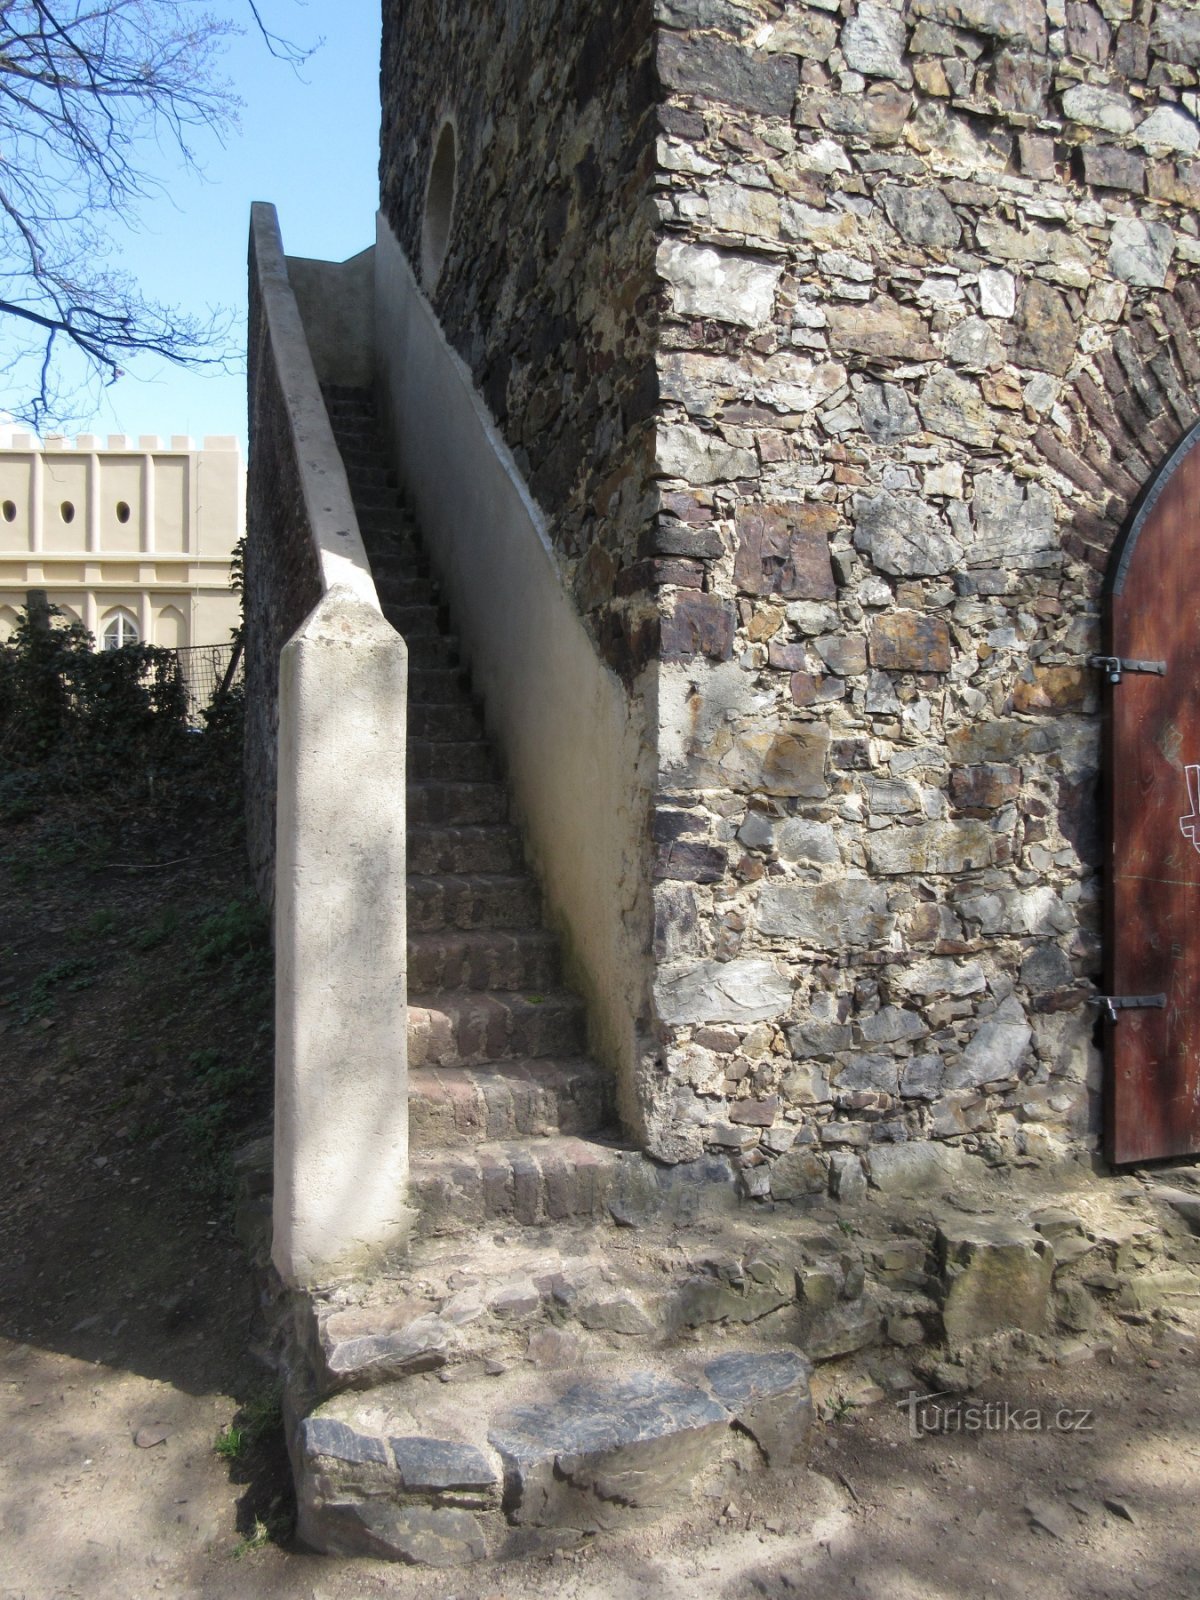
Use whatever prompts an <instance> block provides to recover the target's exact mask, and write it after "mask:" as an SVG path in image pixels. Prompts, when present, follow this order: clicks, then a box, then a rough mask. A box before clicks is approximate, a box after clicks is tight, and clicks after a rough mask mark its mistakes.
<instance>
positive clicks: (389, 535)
mask: <svg viewBox="0 0 1200 1600" xmlns="http://www.w3.org/2000/svg"><path fill="white" fill-rule="evenodd" d="M354 511H355V515H356V516H357V518H358V526H359V529H360V530H361V532H362V534H363V538H364V540H365V541H366V542H369V543H374V544H377V545H382V544H384V543H386V542H387V541H389V540H391V541H393V542H400V541H407V542H408V543H409V544H410V545H411V546H412V547H413V548H415V549H419V548H420V542H419V538H418V534H417V524H416V521H415V519H414V518H413V514H412V512H411V511H409V510H408V509H407V508H406V507H405V506H403V505H401V504H399V503H397V504H394V505H378V504H373V503H371V502H362V503H360V501H359V498H358V496H357V495H356V496H355V497H354Z"/></svg>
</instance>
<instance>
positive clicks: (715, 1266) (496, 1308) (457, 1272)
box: [293, 1062, 936, 1398]
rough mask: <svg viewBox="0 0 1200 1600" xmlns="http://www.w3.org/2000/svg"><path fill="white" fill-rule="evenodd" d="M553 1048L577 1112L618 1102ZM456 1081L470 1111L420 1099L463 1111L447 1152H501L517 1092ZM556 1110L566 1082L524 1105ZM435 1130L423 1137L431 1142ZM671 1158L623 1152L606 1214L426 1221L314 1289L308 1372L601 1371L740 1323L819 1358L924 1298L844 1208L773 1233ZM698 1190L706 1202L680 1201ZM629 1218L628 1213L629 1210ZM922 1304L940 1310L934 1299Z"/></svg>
mask: <svg viewBox="0 0 1200 1600" xmlns="http://www.w3.org/2000/svg"><path fill="white" fill-rule="evenodd" d="M527 1065H528V1066H529V1067H536V1066H537V1065H538V1063H528V1064H527ZM550 1065H551V1066H552V1067H553V1068H554V1070H555V1071H556V1072H558V1073H566V1072H569V1073H571V1074H572V1075H573V1076H575V1077H578V1078H580V1079H581V1081H582V1084H583V1088H582V1096H583V1098H584V1101H585V1104H584V1105H583V1106H573V1105H572V1104H571V1102H570V1100H569V1099H568V1100H566V1101H565V1103H564V1099H563V1095H562V1093H561V1091H560V1092H559V1094H558V1106H559V1110H560V1114H561V1112H562V1110H563V1108H564V1104H565V1110H566V1113H567V1114H570V1115H577V1114H581V1113H586V1114H592V1113H593V1112H594V1111H595V1110H597V1109H599V1110H600V1111H602V1110H603V1108H604V1104H606V1102H601V1103H600V1104H599V1106H597V1103H596V1096H597V1094H598V1093H600V1092H602V1086H601V1085H600V1084H599V1083H598V1081H597V1075H596V1074H595V1072H594V1070H593V1069H590V1068H589V1067H588V1064H587V1063H586V1062H564V1063H551V1064H550ZM447 1076H451V1075H449V1074H443V1073H422V1074H420V1078H419V1079H416V1080H415V1081H418V1082H419V1081H421V1080H424V1079H432V1080H436V1081H435V1082H434V1084H433V1088H432V1089H431V1093H434V1092H436V1090H437V1088H438V1086H439V1084H440V1082H441V1080H442V1079H444V1078H445V1077H447ZM453 1076H455V1077H456V1078H459V1079H461V1078H466V1077H470V1078H472V1079H475V1080H478V1079H479V1078H480V1077H481V1076H482V1075H481V1074H478V1073H474V1074H457V1075H453ZM453 1094H454V1096H455V1097H456V1099H457V1101H458V1104H457V1106H456V1107H455V1108H454V1110H453V1111H451V1109H450V1108H448V1107H447V1106H446V1105H445V1104H444V1098H445V1097H444V1095H443V1103H441V1104H435V1103H433V1102H432V1101H430V1100H426V1101H424V1102H423V1103H420V1102H417V1101H414V1114H415V1115H416V1116H423V1115H425V1114H429V1115H431V1116H437V1117H439V1119H440V1121H441V1124H442V1126H443V1127H446V1126H447V1125H448V1124H449V1122H450V1118H451V1116H452V1115H453V1116H456V1117H457V1118H458V1119H460V1123H461V1126H460V1128H459V1129H457V1130H456V1131H457V1134H458V1148H457V1150H448V1149H443V1150H442V1151H441V1152H440V1153H439V1154H440V1158H441V1161H442V1165H443V1166H444V1165H445V1164H446V1160H447V1159H449V1160H451V1161H452V1163H453V1165H455V1166H456V1167H457V1168H458V1169H459V1170H460V1171H466V1170H468V1169H469V1166H470V1162H471V1158H472V1157H473V1156H475V1155H478V1154H479V1152H480V1151H483V1152H484V1154H485V1156H486V1155H488V1153H489V1152H490V1153H491V1160H492V1165H493V1166H494V1165H495V1151H496V1150H498V1149H504V1150H507V1149H509V1148H511V1147H512V1145H513V1141H512V1140H502V1141H492V1140H481V1139H480V1136H479V1125H480V1122H481V1120H482V1118H483V1117H484V1116H485V1115H491V1116H506V1115H508V1114H509V1110H508V1107H507V1105H502V1106H501V1107H500V1108H499V1109H497V1100H496V1090H495V1088H494V1086H493V1087H489V1089H488V1091H487V1095H488V1098H487V1103H486V1104H483V1103H481V1094H480V1091H479V1090H478V1089H476V1090H475V1091H474V1092H473V1093H472V1091H471V1090H469V1089H460V1088H458V1087H456V1088H455V1089H454V1090H453ZM542 1111H544V1112H545V1113H546V1114H548V1115H550V1116H553V1115H554V1104H553V1098H552V1097H549V1098H546V1097H543V1099H542V1102H541V1104H540V1105H538V1104H533V1105H530V1104H528V1103H526V1104H525V1105H524V1106H523V1107H522V1110H521V1114H522V1115H526V1114H530V1113H532V1114H533V1115H534V1116H537V1115H539V1114H540V1112H542ZM447 1137H450V1135H447ZM472 1141H474V1143H472ZM420 1143H421V1141H420V1140H418V1139H416V1138H415V1136H414V1146H418V1145H419V1144H420ZM522 1143H523V1146H524V1148H525V1150H526V1153H527V1154H531V1155H532V1156H533V1157H534V1163H535V1166H539V1167H552V1166H553V1164H554V1161H553V1153H554V1152H555V1151H556V1150H557V1151H559V1152H560V1153H561V1152H562V1151H563V1150H565V1149H568V1148H572V1147H578V1146H579V1145H584V1146H588V1147H591V1148H595V1147H596V1141H595V1140H594V1139H591V1138H584V1137H581V1136H576V1137H574V1138H569V1137H568V1138H564V1136H563V1135H561V1134H556V1133H554V1132H548V1133H545V1134H543V1135H540V1136H539V1135H537V1134H534V1135H532V1136H530V1135H527V1136H525V1137H524V1139H523V1141H522ZM600 1148H607V1149H610V1150H611V1148H612V1147H611V1146H609V1147H605V1146H603V1145H601V1146H600ZM414 1160H416V1161H418V1162H423V1161H424V1160H425V1158H424V1156H422V1155H421V1154H417V1155H415V1156H414ZM559 1164H560V1165H561V1159H560V1163H559ZM660 1171H661V1169H659V1171H656V1170H655V1169H654V1166H653V1164H652V1163H650V1162H649V1161H647V1160H646V1159H645V1158H644V1157H639V1156H638V1155H637V1154H636V1153H635V1152H631V1151H625V1152H620V1151H618V1152H616V1158H615V1160H614V1161H613V1162H612V1164H611V1165H610V1167H609V1169H608V1170H607V1172H606V1173H603V1174H601V1175H599V1177H598V1179H597V1182H598V1183H599V1184H600V1185H601V1187H602V1189H603V1198H602V1203H601V1204H600V1206H598V1207H597V1208H596V1212H595V1214H594V1215H587V1216H580V1215H569V1216H567V1217H566V1218H564V1219H562V1220H558V1221H555V1220H552V1219H548V1218H547V1217H546V1216H544V1215H542V1216H539V1217H537V1218H536V1221H537V1225H536V1226H533V1227H521V1228H517V1229H513V1228H511V1227H503V1226H501V1227H499V1228H498V1227H497V1222H502V1223H503V1222H508V1221H512V1220H514V1219H513V1213H512V1211H511V1209H510V1210H509V1212H508V1213H507V1215H505V1216H502V1217H499V1218H497V1217H495V1216H490V1217H489V1216H485V1217H484V1219H483V1222H482V1224H481V1225H480V1226H478V1227H476V1228H474V1229H458V1230H457V1231H455V1229H454V1228H453V1227H452V1226H450V1224H451V1223H453V1221H454V1220H455V1219H454V1218H450V1219H447V1218H446V1217H444V1216H443V1217H442V1218H441V1219H440V1221H441V1223H442V1227H441V1230H440V1231H439V1232H438V1233H437V1234H432V1233H427V1234H426V1235H425V1236H423V1237H421V1236H419V1237H416V1238H414V1239H413V1240H412V1241H411V1244H410V1247H409V1250H408V1252H407V1254H406V1256H405V1257H404V1258H403V1259H402V1260H400V1261H398V1262H394V1263H391V1264H384V1265H383V1266H382V1268H381V1269H380V1270H378V1271H377V1272H375V1273H373V1274H372V1275H371V1276H370V1278H368V1279H366V1280H364V1281H362V1282H360V1283H354V1282H348V1283H345V1284H343V1285H341V1286H340V1292H339V1293H338V1294H336V1295H334V1296H330V1297H324V1296H322V1297H318V1298H315V1299H313V1300H310V1301H309V1302H308V1303H307V1305H306V1306H305V1308H304V1310H303V1312H302V1314H301V1316H300V1317H299V1318H298V1319H297V1320H296V1321H295V1322H294V1323H293V1331H294V1333H295V1336H296V1340H297V1344H296V1350H295V1354H296V1358H297V1363H298V1365H297V1367H296V1370H303V1372H304V1378H305V1384H304V1386H305V1388H306V1389H307V1391H308V1392H309V1393H310V1394H312V1395H313V1396H314V1397H318V1398H320V1397H325V1396H328V1395H331V1394H334V1393H336V1392H337V1391H338V1390H340V1389H346V1388H357V1389H366V1388H370V1387H372V1386H374V1385H378V1384H383V1383H388V1382H391V1381H392V1380H394V1379H396V1378H400V1377H404V1376H408V1375H411V1374H412V1373H415V1372H420V1371H423V1370H433V1369H440V1370H441V1371H442V1372H443V1376H444V1377H445V1378H447V1379H458V1378H461V1377H462V1376H463V1375H464V1374H468V1373H469V1371H470V1370H471V1369H472V1368H476V1367H478V1366H480V1365H482V1364H485V1363H486V1364H490V1366H491V1367H492V1368H493V1369H499V1368H502V1367H505V1366H508V1365H511V1364H512V1363H513V1362H519V1361H522V1360H529V1361H536V1362H541V1363H546V1364H550V1365H558V1364H559V1362H560V1360H561V1359H563V1358H567V1359H569V1360H570V1361H571V1364H572V1365H574V1366H575V1367H576V1368H578V1369H582V1370H587V1369H588V1368H589V1367H594V1366H602V1365H609V1364H611V1362H612V1360H613V1355H614V1352H620V1353H622V1354H626V1353H629V1352H631V1351H637V1352H639V1355H638V1359H641V1358H642V1355H643V1354H650V1353H653V1352H656V1351H664V1350H670V1349H673V1348H677V1347H678V1345H679V1343H680V1341H681V1340H683V1339H689V1338H694V1337H696V1336H700V1337H711V1336H713V1335H714V1334H715V1335H716V1336H717V1337H718V1338H719V1337H721V1334H720V1331H719V1330H722V1329H730V1328H737V1329H739V1330H741V1332H742V1333H743V1334H744V1336H745V1337H746V1338H748V1339H753V1340H755V1341H758V1342H760V1343H766V1344H769V1343H772V1342H775V1341H778V1340H780V1339H788V1340H790V1341H792V1342H793V1343H799V1345H800V1346H801V1348H803V1349H804V1350H805V1351H806V1353H807V1354H808V1355H809V1356H810V1357H813V1358H814V1359H820V1360H834V1359H838V1358H839V1357H841V1356H843V1355H846V1354H848V1353H852V1352H853V1351H855V1350H857V1349H859V1348H861V1347H863V1346H864V1345H865V1344H866V1345H869V1344H871V1343H873V1342H874V1341H875V1340H876V1339H877V1338H878V1336H879V1334H880V1331H881V1328H882V1326H883V1318H884V1316H885V1315H887V1314H888V1312H889V1310H892V1309H895V1307H896V1305H897V1304H900V1303H904V1304H907V1305H908V1307H909V1309H910V1311H911V1308H912V1307H913V1305H914V1304H915V1303H916V1302H914V1299H913V1297H912V1294H911V1293H908V1294H907V1295H905V1294H903V1293H897V1292H895V1291H892V1290H889V1289H888V1288H886V1287H883V1286H880V1285H879V1284H877V1283H874V1282H872V1283H870V1284H868V1283H867V1281H866V1275H865V1272H863V1271H861V1270H860V1267H861V1263H862V1260H863V1259H864V1255H865V1256H866V1257H870V1258H873V1259H877V1258H878V1256H879V1251H878V1246H877V1242H876V1241H875V1240H874V1239H873V1240H872V1241H871V1242H870V1243H869V1244H868V1245H867V1247H866V1250H865V1252H860V1251H851V1247H850V1245H849V1243H848V1241H847V1238H846V1236H845V1235H844V1234H842V1233H841V1231H840V1230H839V1228H838V1227H837V1225H836V1222H834V1221H833V1220H831V1219H829V1218H828V1217H826V1219H825V1220H823V1221H821V1220H818V1219H816V1218H812V1217H808V1216H805V1215H803V1214H796V1213H791V1212H789V1211H787V1210H784V1211H780V1212H777V1213H773V1214H772V1218H771V1228H770V1231H769V1234H767V1235H766V1236H765V1237H764V1230H763V1228H762V1227H761V1224H759V1223H757V1222H756V1220H755V1219H753V1218H747V1217H746V1216H745V1214H744V1212H739V1211H731V1210H730V1209H729V1206H728V1204H727V1203H725V1202H727V1199H728V1182H727V1181H726V1182H725V1183H721V1182H720V1181H719V1179H717V1178H716V1177H715V1175H714V1174H713V1173H712V1172H711V1171H705V1170H697V1169H696V1167H691V1168H689V1170H688V1171H687V1172H686V1173H685V1174H683V1175H682V1177H680V1176H679V1175H676V1177H675V1178H674V1179H668V1180H667V1182H666V1183H663V1182H661V1181H660V1176H659V1173H660ZM723 1176H724V1177H725V1179H726V1180H728V1177H729V1174H728V1172H725V1173H724V1174H723ZM685 1194H686V1197H687V1204H688V1205H689V1206H690V1207H691V1209H690V1211H688V1210H685V1208H684V1207H682V1206H681V1205H680V1204H679V1203H678V1202H679V1201H680V1200H681V1198H682V1197H683V1196H684V1195H685ZM858 1215H860V1213H856V1216H858ZM618 1218H620V1219H622V1220H623V1221H624V1222H625V1223H626V1224H627V1226H625V1227H616V1226H614V1225H613V1224H614V1221H615V1220H616V1219H618ZM697 1224H700V1225H697ZM882 1232H883V1233H884V1235H886V1238H885V1240H884V1255H883V1259H890V1258H891V1257H893V1256H899V1257H901V1258H903V1260H905V1261H906V1262H911V1261H912V1258H913V1249H912V1246H913V1245H914V1244H915V1243H916V1241H914V1240H909V1241H907V1242H906V1244H905V1245H903V1246H899V1245H897V1244H896V1242H895V1239H894V1237H892V1236H891V1235H890V1234H887V1230H886V1225H885V1227H884V1229H883V1230H882ZM917 1255H918V1257H921V1258H923V1251H921V1250H919V1249H918V1251H917ZM889 1296H890V1299H889ZM885 1301H886V1302H887V1303H886V1305H885V1303H884V1302H885ZM920 1303H921V1304H922V1306H923V1309H924V1313H925V1315H926V1316H928V1317H929V1318H930V1319H931V1321H933V1320H934V1319H935V1318H936V1306H935V1304H934V1302H933V1301H932V1300H929V1299H928V1298H924V1299H922V1300H921V1301H920ZM810 1345H811V1347H812V1348H810ZM555 1357H557V1358H558V1359H554V1358H555ZM618 1359H619V1357H618Z"/></svg>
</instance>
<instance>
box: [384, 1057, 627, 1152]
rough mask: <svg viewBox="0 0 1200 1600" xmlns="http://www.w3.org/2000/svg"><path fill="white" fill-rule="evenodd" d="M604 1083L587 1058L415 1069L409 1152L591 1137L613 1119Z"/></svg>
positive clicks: (411, 1086)
mask: <svg viewBox="0 0 1200 1600" xmlns="http://www.w3.org/2000/svg"><path fill="white" fill-rule="evenodd" d="M609 1087H610V1086H609V1083H608V1080H607V1079H606V1078H604V1077H603V1076H602V1074H601V1073H600V1072H599V1071H598V1070H597V1068H596V1067H595V1066H593V1065H592V1063H591V1062H590V1061H588V1060H586V1059H578V1058H577V1059H574V1060H569V1061H556V1060H553V1059H550V1058H547V1057H542V1058H540V1059H534V1060H525V1061H505V1062H499V1063H497V1064H496V1065H495V1066H494V1067H475V1068H469V1067H418V1068H417V1069H416V1070H415V1071H414V1072H412V1073H410V1074H409V1080H408V1116H409V1139H410V1140H411V1143H412V1148H413V1149H414V1150H415V1151H420V1150H424V1151H427V1152H429V1151H432V1149H433V1147H434V1146H437V1147H438V1148H440V1149H453V1148H455V1147H458V1146H462V1145H475V1144H483V1143H485V1142H488V1141H492V1140H497V1139H519V1138H536V1139H545V1138H552V1137H554V1136H557V1135H562V1134H571V1135H575V1134H588V1133H596V1132H598V1131H599V1130H600V1129H601V1128H603V1127H605V1126H606V1125H607V1123H608V1120H609V1117H610V1115H611V1098H612V1097H611V1095H610V1093H609Z"/></svg>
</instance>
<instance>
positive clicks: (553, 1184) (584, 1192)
mask: <svg viewBox="0 0 1200 1600" xmlns="http://www.w3.org/2000/svg"><path fill="white" fill-rule="evenodd" d="M624 1155H625V1152H624V1151H622V1150H620V1149H618V1148H617V1147H616V1146H615V1145H611V1144H607V1143H603V1142H600V1141H597V1140H594V1139H583V1138H576V1137H568V1136H558V1137H551V1138H547V1139H539V1140H537V1141H536V1143H535V1142H529V1143H522V1142H519V1141H514V1142H507V1141H498V1142H487V1143H483V1144H478V1145H475V1146H473V1147H472V1148H471V1149H469V1150H433V1151H422V1152H420V1153H418V1154H414V1155H413V1158H412V1164H411V1166H410V1168H409V1194H408V1198H409V1203H410V1205H412V1206H414V1207H415V1208H416V1210H417V1214H418V1220H417V1233H418V1236H427V1235H450V1234H463V1233H469V1232H470V1231H471V1230H472V1229H474V1228H478V1227H480V1226H481V1225H483V1224H484V1223H490V1222H495V1221H498V1220H500V1219H502V1218H503V1219H507V1220H508V1221H511V1222H514V1223H519V1224H521V1225H522V1226H523V1227H536V1226H539V1225H540V1224H542V1223H547V1222H564V1221H567V1220H576V1221H579V1220H589V1219H590V1220H604V1221H607V1220H608V1203H609V1198H610V1195H612V1194H613V1193H615V1192H616V1191H617V1190H618V1189H619V1187H620V1184H621V1179H622V1176H623V1156H624Z"/></svg>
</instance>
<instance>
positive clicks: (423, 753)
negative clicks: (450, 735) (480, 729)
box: [408, 729, 496, 783]
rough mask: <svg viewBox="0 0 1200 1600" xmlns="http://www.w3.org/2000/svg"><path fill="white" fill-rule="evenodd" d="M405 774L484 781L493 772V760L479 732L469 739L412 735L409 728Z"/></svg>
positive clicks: (494, 764) (489, 746) (485, 741)
mask: <svg viewBox="0 0 1200 1600" xmlns="http://www.w3.org/2000/svg"><path fill="white" fill-rule="evenodd" d="M408 776H409V777H410V778H412V779H422V778H439V779H443V780H444V781H446V782H452V783H485V782H486V781H487V780H488V779H489V778H494V777H495V776H496V763H495V761H494V760H493V759H492V747H491V745H490V744H489V743H488V742H487V740H486V739H485V738H484V737H483V736H482V735H481V734H478V735H476V737H475V738H473V739H415V738H414V737H413V735H412V731H411V729H410V730H409V735H408Z"/></svg>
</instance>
